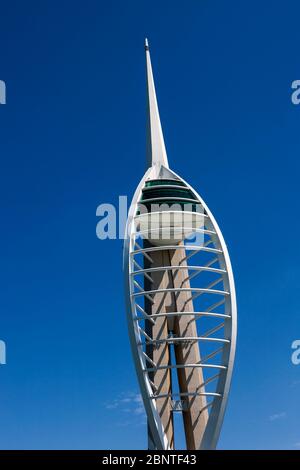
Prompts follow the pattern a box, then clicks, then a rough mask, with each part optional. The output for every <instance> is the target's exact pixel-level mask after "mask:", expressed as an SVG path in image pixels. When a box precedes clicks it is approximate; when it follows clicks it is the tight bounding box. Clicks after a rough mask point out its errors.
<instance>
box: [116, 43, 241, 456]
mask: <svg viewBox="0 0 300 470" xmlns="http://www.w3.org/2000/svg"><path fill="white" fill-rule="evenodd" d="M145 50H146V71H147V107H148V130H147V170H146V173H145V174H144V176H143V178H142V180H141V181H140V183H139V185H138V187H137V189H136V191H135V194H134V196H133V199H132V203H131V206H130V209H129V215H128V220H127V228H126V238H125V242H124V260H123V262H124V278H125V295H126V304H127V320H128V330H129V337H130V343H131V349H132V355H133V359H134V364H135V368H136V373H137V377H138V381H139V386H140V391H141V395H142V398H143V403H144V406H145V411H146V414H147V421H148V447H149V449H163V450H172V449H176V448H177V447H176V443H177V441H178V440H180V439H181V438H179V436H182V434H183V435H184V436H185V441H186V444H185V445H186V448H187V449H190V450H196V449H214V448H215V447H216V445H217V441H218V438H219V434H220V430H221V426H222V421H223V417H224V413H225V408H226V403H227V399H228V393H229V388H230V381H231V375H232V368H233V363H234V355H235V343H236V325H237V320H236V316H237V309H236V297H235V287H234V279H233V273H232V268H231V263H230V258H229V254H228V251H227V248H226V244H225V241H224V238H223V236H222V233H221V230H220V228H219V227H218V225H217V222H216V220H215V218H214V217H213V215H212V213H211V212H210V210H209V208H208V207H207V205H206V204H205V202H204V201H203V199H202V198H201V197H200V195H199V194H198V193H197V192H196V191H195V190H194V189H193V188H192V187H191V186H190V185H189V184H188V183H187V182H186V181H185V180H183V179H182V178H181V177H180V176H179V175H177V174H176V173H175V172H174V171H173V170H171V169H170V167H169V163H168V158H167V153H166V148H165V143H164V137H163V133H162V127H161V122H160V117H159V110H158V105H157V99H156V93H155V86H154V80H153V73H152V66H151V59H150V52H149V46H148V41H147V40H146V41H145ZM185 158H188V157H187V156H185ZM175 414H176V415H175ZM180 428H181V429H180ZM176 436H178V438H177V437H176Z"/></svg>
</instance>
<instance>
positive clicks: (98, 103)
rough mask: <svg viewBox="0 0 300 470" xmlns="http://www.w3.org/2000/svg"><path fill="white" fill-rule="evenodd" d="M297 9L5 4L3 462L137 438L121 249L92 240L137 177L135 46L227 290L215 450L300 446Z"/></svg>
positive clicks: (140, 149) (1, 37)
mask: <svg viewBox="0 0 300 470" xmlns="http://www.w3.org/2000/svg"><path fill="white" fill-rule="evenodd" d="M299 15H300V4H299V2H298V1H296V0H295V1H291V0H288V1H286V2H281V1H271V0H268V1H265V2H261V1H260V0H252V1H251V2H250V1H247V2H240V1H238V0H233V1H230V2H228V1H215V2H210V1H208V0H206V1H200V0H194V1H192V0H188V1H186V2H181V1H180V2H179V1H176V0H175V1H174V0H173V1H169V0H164V1H163V2H162V1H157V0H152V1H151V2H149V1H144V0H139V1H130V0H128V1H126V2H122V1H111V2H103V1H92V0H86V1H84V2H78V1H72V2H71V1H66V0H60V1H53V0H52V1H44V2H40V1H33V0H28V1H27V2H23V1H15V0H11V1H10V2H4V1H2V2H0V16H1V29H0V44H1V59H0V79H2V80H5V82H6V85H7V104H6V105H5V106H0V162H1V167H0V211H1V212H0V213H1V232H0V237H1V243H0V260H1V268H0V312H1V313H0V339H2V340H4V341H5V342H6V345H7V365H5V366H0V447H1V448H2V449H64V448H66V449H108V448H111V449H117V448H119V449H130V448H145V447H146V445H147V444H146V428H145V418H144V416H143V409H142V406H141V403H140V399H139V396H138V385H137V381H136V377H135V371H134V368H133V364H132V360H131V353H130V347H129V340H128V336H127V325H126V316H125V308H124V295H123V278H122V244H123V243H122V241H121V240H106V241H100V240H98V239H97V237H96V231H95V229H96V224H97V221H98V218H97V217H96V208H97V206H98V205H99V204H101V203H103V202H107V203H112V204H117V201H118V197H119V195H128V196H129V198H131V197H132V194H133V191H134V189H135V187H136V186H137V183H138V181H139V180H140V178H141V177H142V175H143V173H144V169H145V120H146V116H145V110H146V106H145V103H146V97H145V64H144V48H143V42H144V37H145V36H147V37H148V38H149V42H150V48H151V55H152V65H153V69H154V75H155V81H156V88H157V95H158V100H159V106H160V113H161V120H162V125H163V130H164V135H165V141H166V146H167V152H168V157H169V162H170V165H171V167H172V168H173V169H174V171H176V172H178V173H179V174H180V175H181V176H182V177H183V178H184V179H186V180H187V181H188V182H189V183H190V184H191V185H192V186H193V187H194V188H195V189H196V190H197V191H198V192H199V193H200V194H201V196H202V197H203V198H204V200H205V201H206V202H207V204H208V206H209V207H210V209H211V210H212V212H213V214H214V215H215V217H216V219H217V221H218V223H219V225H220V227H221V229H222V231H223V234H224V237H225V239H226V242H227V246H228V248H229V251H230V255H231V259H232V264H233V269H234V274H235V279H236V288H237V299H238V318H239V323H238V343H237V354H236V362H235V370H234V375H233V382H232V388H231V394H230V399H229V404H228V408H227V413H226V416H225V421H224V425H223V428H222V433H221V438H220V441H219V448H220V449H262V448H268V449H275V448H282V449H296V448H297V447H298V448H300V429H299V418H300V411H299V393H300V366H298V367H297V366H295V365H293V364H292V363H291V343H292V341H293V340H295V339H299V338H300V324H299V323H300V322H299V274H300V268H299V265H300V251H299V249H297V244H298V240H299V236H300V220H299V170H300V165H299V152H300V138H299V135H300V133H299V126H300V105H299V106H295V105H293V104H292V102H291V92H292V90H291V83H292V81H293V80H297V79H300V58H299V57H300V56H299V43H300V30H299Z"/></svg>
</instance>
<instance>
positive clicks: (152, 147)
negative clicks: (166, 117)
mask: <svg viewBox="0 0 300 470" xmlns="http://www.w3.org/2000/svg"><path fill="white" fill-rule="evenodd" d="M145 51H146V70H147V96H148V129H147V167H150V166H153V165H164V166H165V167H167V168H169V165H168V157H167V152H166V147H165V142H164V136H163V133H162V128H161V122H160V117H159V111H158V105H157V99H156V93H155V86H154V80H153V73H152V66H151V59H150V52H149V44H148V40H147V39H145Z"/></svg>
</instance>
